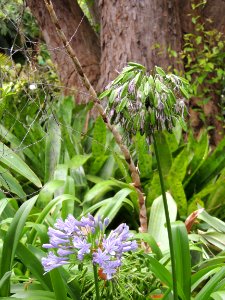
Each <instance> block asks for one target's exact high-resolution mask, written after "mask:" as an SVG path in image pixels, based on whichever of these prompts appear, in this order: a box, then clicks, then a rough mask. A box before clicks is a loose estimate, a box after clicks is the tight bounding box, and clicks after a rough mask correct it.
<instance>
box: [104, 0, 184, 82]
mask: <svg viewBox="0 0 225 300" xmlns="http://www.w3.org/2000/svg"><path fill="white" fill-rule="evenodd" d="M100 8H101V50H102V54H101V79H100V83H99V86H101V87H102V86H105V85H106V84H107V82H109V81H110V80H111V79H113V78H114V77H115V75H116V73H117V70H118V71H119V70H121V68H122V67H123V66H124V65H125V64H126V63H127V62H128V61H135V62H138V63H141V64H143V65H145V66H146V67H147V68H148V69H152V68H153V66H155V65H158V66H162V67H168V66H169V65H173V66H174V67H176V68H178V67H179V65H178V64H177V62H176V61H174V59H172V58H171V57H170V55H169V53H168V51H167V49H168V48H169V47H171V49H174V50H176V51H178V52H180V51H181V44H182V35H181V26H180V19H179V10H178V8H179V7H178V5H177V1H176V0H151V1H149V0H140V1H136V0H124V1H117V0H111V1H108V0H102V1H100Z"/></svg>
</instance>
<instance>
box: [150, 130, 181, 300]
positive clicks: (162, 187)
mask: <svg viewBox="0 0 225 300" xmlns="http://www.w3.org/2000/svg"><path fill="white" fill-rule="evenodd" d="M153 140H154V149H155V156H156V161H157V166H158V171H159V179H160V185H161V191H162V198H163V205H164V210H165V216H166V226H167V232H168V239H169V247H170V257H171V266H172V277H173V297H174V300H178V293H177V276H176V262H175V254H174V247H173V239H172V229H171V224H170V216H169V209H168V204H167V199H166V191H165V186H164V180H163V174H162V169H161V164H160V158H159V152H158V148H157V141H156V138H155V134H154V133H153Z"/></svg>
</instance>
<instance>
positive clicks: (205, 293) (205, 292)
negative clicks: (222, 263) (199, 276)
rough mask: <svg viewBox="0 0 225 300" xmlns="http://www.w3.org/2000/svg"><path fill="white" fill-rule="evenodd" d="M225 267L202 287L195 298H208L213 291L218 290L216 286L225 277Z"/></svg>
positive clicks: (199, 299)
mask: <svg viewBox="0 0 225 300" xmlns="http://www.w3.org/2000/svg"><path fill="white" fill-rule="evenodd" d="M224 274H225V267H222V268H221V269H220V270H219V271H218V272H217V273H216V274H215V275H214V276H213V277H212V278H211V279H210V280H209V281H208V282H207V283H206V284H205V285H204V287H203V288H202V289H201V291H200V292H199V293H198V294H197V296H196V297H195V300H208V299H210V295H211V294H212V293H213V292H216V286H217V284H218V283H219V282H220V280H221V279H223V278H224Z"/></svg>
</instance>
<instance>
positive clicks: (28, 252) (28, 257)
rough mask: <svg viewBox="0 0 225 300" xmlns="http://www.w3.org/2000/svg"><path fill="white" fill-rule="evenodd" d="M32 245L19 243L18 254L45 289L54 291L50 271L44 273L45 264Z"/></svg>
mask: <svg viewBox="0 0 225 300" xmlns="http://www.w3.org/2000/svg"><path fill="white" fill-rule="evenodd" d="M32 250H33V249H32V247H31V246H30V245H26V246H24V245H23V244H22V243H19V244H18V247H17V249H16V255H17V256H18V257H19V259H20V260H21V261H22V263H23V264H24V266H26V268H27V269H28V270H29V271H31V273H32V276H34V277H35V278H36V279H37V280H38V281H39V282H40V283H41V285H42V286H43V289H45V290H50V291H52V285H51V279H50V276H49V273H47V274H45V275H43V274H44V269H43V266H42V264H41V262H40V260H39V259H38V258H37V257H36V256H35V255H34V252H33V251H32Z"/></svg>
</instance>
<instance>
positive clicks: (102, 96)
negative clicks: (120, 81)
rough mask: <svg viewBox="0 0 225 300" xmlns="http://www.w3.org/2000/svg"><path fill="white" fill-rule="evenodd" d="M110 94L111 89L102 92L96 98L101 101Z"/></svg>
mask: <svg viewBox="0 0 225 300" xmlns="http://www.w3.org/2000/svg"><path fill="white" fill-rule="evenodd" d="M110 93H111V89H109V90H105V91H104V92H102V93H101V94H100V95H99V96H98V98H99V99H100V100H101V99H103V98H105V97H107V96H109V94H110Z"/></svg>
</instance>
